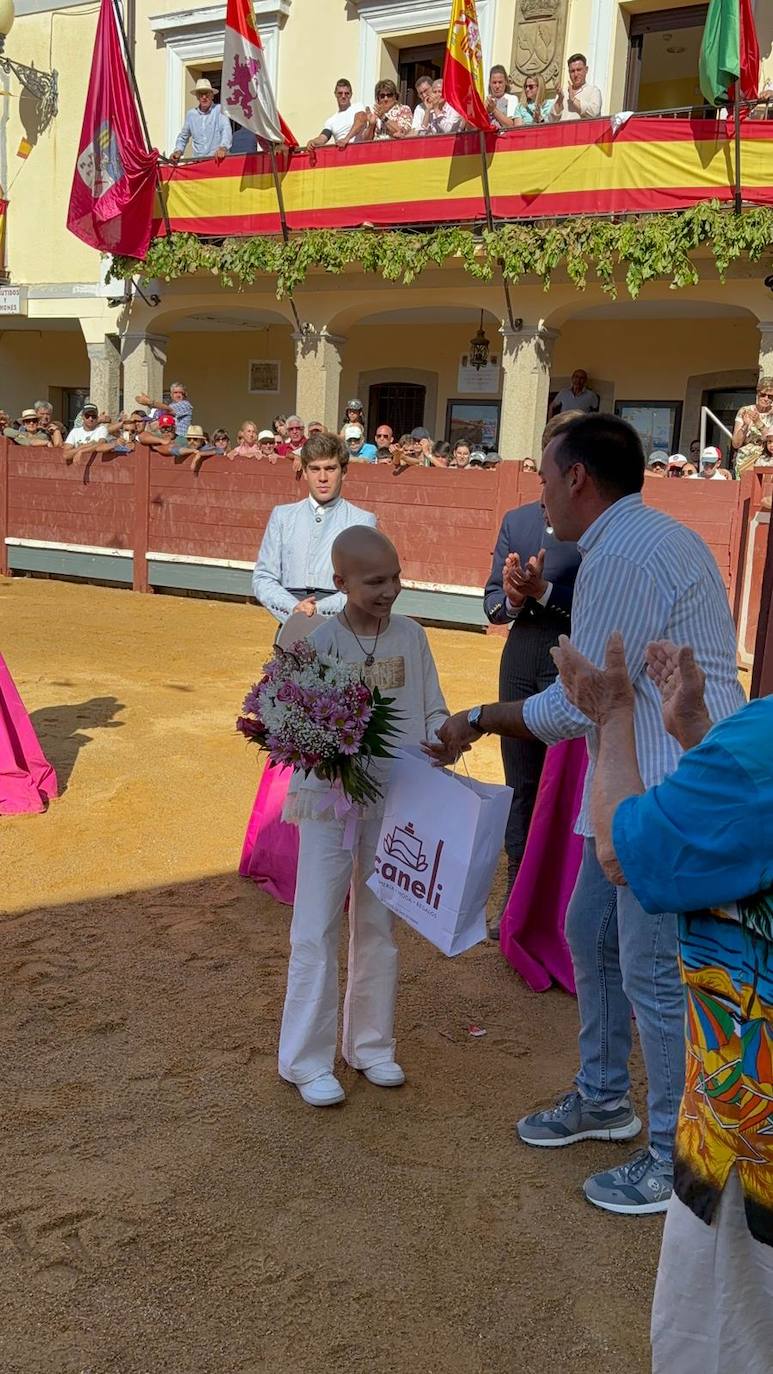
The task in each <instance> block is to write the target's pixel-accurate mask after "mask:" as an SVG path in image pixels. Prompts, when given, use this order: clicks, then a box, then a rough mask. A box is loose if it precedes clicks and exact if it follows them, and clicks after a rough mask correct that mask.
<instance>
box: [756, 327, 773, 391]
mask: <svg viewBox="0 0 773 1374" xmlns="http://www.w3.org/2000/svg"><path fill="white" fill-rule="evenodd" d="M757 328H758V329H759V331H760V376H761V377H773V321H771V320H760V322H759V325H758V326H757Z"/></svg>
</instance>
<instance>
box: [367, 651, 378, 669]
mask: <svg viewBox="0 0 773 1374" xmlns="http://www.w3.org/2000/svg"><path fill="white" fill-rule="evenodd" d="M375 662H376V660H375V658H374V657H373V655H372V654H368V655H367V657H366V659H365V667H366V668H372V667H373V664H374V663H375Z"/></svg>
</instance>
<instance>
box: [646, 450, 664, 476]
mask: <svg viewBox="0 0 773 1374" xmlns="http://www.w3.org/2000/svg"><path fill="white" fill-rule="evenodd" d="M667 468H668V454H667V453H665V452H664V451H663V449H659V448H656V449H654V450H653V451H652V453H651V454H650V456H649V458H648V459H647V471H646V473H645V476H646V477H665V475H666V470H667Z"/></svg>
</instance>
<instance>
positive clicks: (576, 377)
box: [548, 367, 599, 419]
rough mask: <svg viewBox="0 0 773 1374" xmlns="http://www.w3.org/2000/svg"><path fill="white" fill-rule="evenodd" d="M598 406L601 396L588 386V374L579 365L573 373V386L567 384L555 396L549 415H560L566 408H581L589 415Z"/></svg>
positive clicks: (584, 413)
mask: <svg viewBox="0 0 773 1374" xmlns="http://www.w3.org/2000/svg"><path fill="white" fill-rule="evenodd" d="M598 408H599V398H598V396H597V395H596V392H595V391H591V389H590V387H589V386H588V374H587V372H586V371H585V369H584V368H582V367H578V368H577V369H576V371H574V372H573V373H572V382H571V386H565V387H564V388H563V390H561V391H559V392H558V394H557V395H556V396H555V397H554V398H553V403H552V405H551V407H550V410H549V411H548V415H549V416H550V417H551V419H552V417H553V416H554V415H560V414H561V413H562V411H566V410H579V411H581V412H582V413H583V415H589V414H590V413H591V411H595V410H598Z"/></svg>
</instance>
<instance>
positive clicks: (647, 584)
mask: <svg viewBox="0 0 773 1374" xmlns="http://www.w3.org/2000/svg"><path fill="white" fill-rule="evenodd" d="M577 547H578V548H579V550H580V555H581V557H582V562H581V564H580V570H579V572H578V574H577V581H576V583H575V587H574V603H573V606H572V636H571V637H572V643H573V644H574V645H575V647H576V648H577V649H579V650H580V652H581V653H583V654H585V656H586V658H589V659H590V660H591V662H593V663H597V664H599V665H600V664H602V663H603V662H604V650H605V648H606V643H607V639H608V638H609V636H610V634H611V633H612V631H613V630H619V631H620V633H621V634H622V636H623V639H624V640H625V654H626V662H627V664H628V671H629V673H630V675H631V681H632V682H633V687H634V694H635V709H634V722H635V728H636V753H637V756H638V760H639V769H640V772H641V775H642V780H643V782H644V786H645V787H652V786H654V785H655V784H656V783H659V782H662V781H663V778H665V777H666V776H667V775H668V774H669V773H671V772H673V770H674V768H675V767H676V765H677V763H678V761H679V756H680V753H681V750H680V748H679V745H678V744H677V743H676V740H674V739H672V738H671V736H670V735H668V734H666V731H665V728H664V725H663V708H662V704H661V699H660V693H659V692H658V690H657V688H656V687H655V685H654V683H653V682H651V681H650V679H649V677H648V676H647V674H646V672H645V668H644V651H645V649H646V647H647V645H648V644H649V642H650V640H652V639H670V640H673V641H674V643H675V644H690V645H692V647H693V649H694V650H695V655H696V658H697V660H698V662H699V663H700V666H701V667H702V669H703V671H704V673H705V674H706V706H707V708H708V712H709V715H710V716H711V719H712V720H713V721H718V720H723V719H724V718H725V716H730V715H732V714H733V712H734V711H737V710H738V709H739V707H741V706H743V705H744V702H745V697H744V694H743V691H742V689H741V685H740V683H739V681H738V672H737V668H736V640H735V628H734V626H733V620H732V616H731V614H730V608H729V606H728V601H727V592H726V590H725V587H724V584H723V582H722V578H721V577H720V575H719V568H718V567H717V564H716V561H715V560H714V558H713V557H712V554H711V553H710V551H709V549H708V548H707V547H706V545H705V544H704V542H703V540H702V539H701V537H700V535H698V534H696V533H695V532H694V531H693V530H689V529H687V527H686V526H685V525H680V524H679V522H678V521H677V520H673V519H672V518H671V516H669V515H664V514H663V513H662V512H661V511H657V510H653V509H652V508H651V507H650V506H645V505H644V502H643V501H642V498H641V496H640V495H639V494H638V493H637V494H635V495H633V496H625V497H623V498H622V500H620V501H616V502H615V503H614V505H612V506H609V507H608V509H607V510H605V511H604V512H603V513H602V514H601V515H600V516H599V517H598V519H597V520H594V522H593V524H592V525H590V526H589V527H588V529H587V530H586V531H585V533H584V534H583V536H582V538H581V539H579V540H578V541H577ZM523 719H524V723H525V724H526V726H527V727H528V729H529V730H531V732H532V734H534V735H536V736H537V738H538V739H541V740H544V741H545V743H546V744H556V743H557V742H558V741H559V740H562V739H575V738H577V737H578V736H580V735H585V736H586V737H587V742H588V755H589V758H590V766H589V768H588V775H587V778H586V781H585V791H584V794H583V799H582V806H581V807H580V814H579V816H578V818H577V825H576V826H575V829H576V831H577V833H578V834H579V835H592V834H593V830H592V826H591V820H590V785H591V780H592V777H593V770H594V768H595V764H596V757H597V754H598V731H597V729H596V727H595V726H593V725H591V724H590V722H589V721H588V719H587V717H586V716H584V715H583V714H582V712H581V711H578V710H577V708H576V707H575V706H572V705H571V703H570V702H569V701H568V700H567V698H566V695H565V693H564V690H563V688H562V686H561V683H560V682H554V683H552V684H551V686H550V687H547V688H546V689H545V691H544V692H539V693H538V694H537V695H536V696H533V697H529V699H528V700H527V701H525V702H524V704H523Z"/></svg>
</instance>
